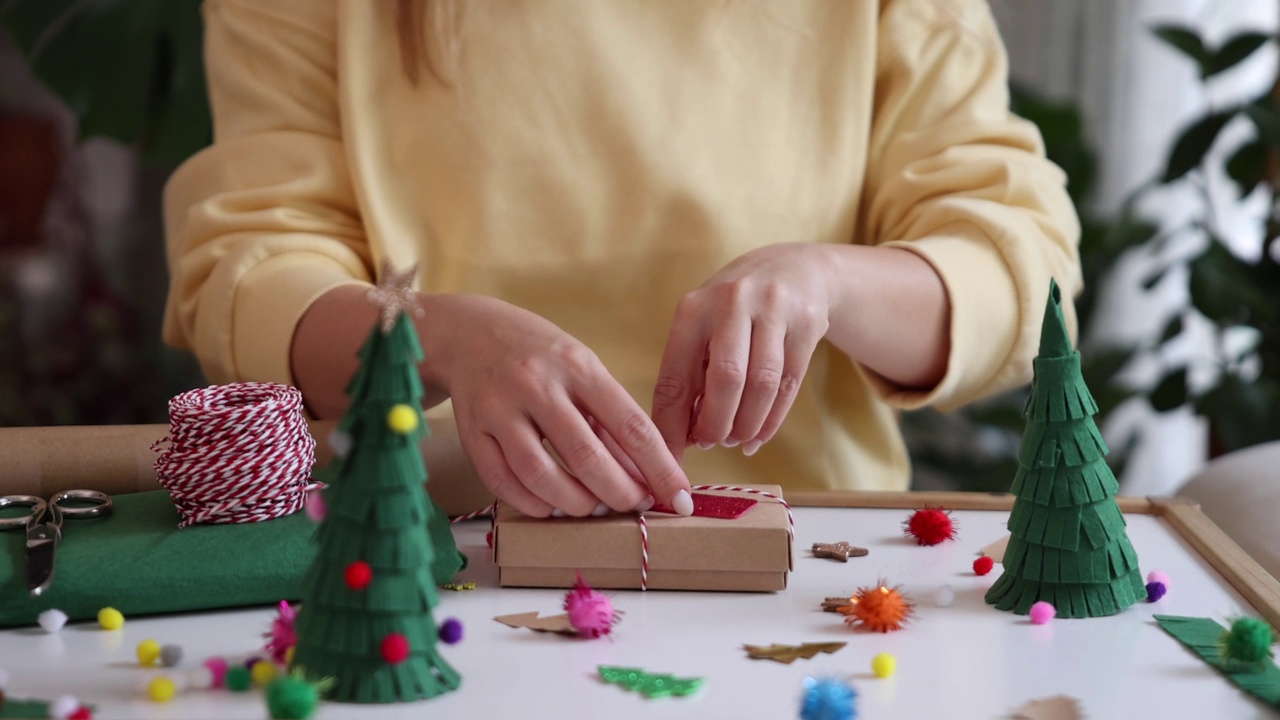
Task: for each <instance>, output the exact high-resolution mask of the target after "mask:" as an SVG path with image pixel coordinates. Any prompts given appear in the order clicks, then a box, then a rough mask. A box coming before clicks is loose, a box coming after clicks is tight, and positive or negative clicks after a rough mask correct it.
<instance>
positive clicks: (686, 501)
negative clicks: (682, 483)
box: [671, 490, 693, 517]
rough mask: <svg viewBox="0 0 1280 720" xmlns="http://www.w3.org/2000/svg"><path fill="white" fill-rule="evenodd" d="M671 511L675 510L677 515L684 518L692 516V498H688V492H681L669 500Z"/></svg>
mask: <svg viewBox="0 0 1280 720" xmlns="http://www.w3.org/2000/svg"><path fill="white" fill-rule="evenodd" d="M671 509H672V510H675V511H676V514H677V515H683V516H685V517H689V516H690V515H692V514H693V498H692V497H690V496H689V491H688V490H681V491H680V492H678V493H676V496H675V497H673V498H671Z"/></svg>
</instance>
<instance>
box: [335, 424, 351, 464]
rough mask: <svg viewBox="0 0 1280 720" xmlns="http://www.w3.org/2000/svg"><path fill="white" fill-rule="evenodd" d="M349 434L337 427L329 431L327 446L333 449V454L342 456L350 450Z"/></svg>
mask: <svg viewBox="0 0 1280 720" xmlns="http://www.w3.org/2000/svg"><path fill="white" fill-rule="evenodd" d="M352 444H353V443H352V442H351V434H350V433H346V432H343V431H341V430H339V429H337V428H334V429H333V432H331V433H329V448H330V449H332V450H333V454H334V455H336V456H338V457H340V458H342V457H346V456H347V453H349V452H351V446H352Z"/></svg>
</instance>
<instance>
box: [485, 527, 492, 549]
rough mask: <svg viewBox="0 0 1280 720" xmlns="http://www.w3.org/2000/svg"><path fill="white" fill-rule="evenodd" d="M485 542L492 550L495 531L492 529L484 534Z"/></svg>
mask: <svg viewBox="0 0 1280 720" xmlns="http://www.w3.org/2000/svg"><path fill="white" fill-rule="evenodd" d="M484 542H485V544H486V545H488V546H489V549H490V550H492V549H493V531H492V530H490V531H489V532H487V533H485V534H484Z"/></svg>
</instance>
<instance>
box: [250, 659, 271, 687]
mask: <svg viewBox="0 0 1280 720" xmlns="http://www.w3.org/2000/svg"><path fill="white" fill-rule="evenodd" d="M249 675H250V676H251V677H252V678H253V684H254V685H257V686H258V687H266V686H267V685H268V684H270V683H271V681H272V680H275V679H276V666H275V664H274V663H270V662H267V661H266V660H259V661H258V662H256V663H254V664H253V667H252V668H249Z"/></svg>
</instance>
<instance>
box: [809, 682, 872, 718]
mask: <svg viewBox="0 0 1280 720" xmlns="http://www.w3.org/2000/svg"><path fill="white" fill-rule="evenodd" d="M857 697H858V694H857V693H856V692H854V691H853V687H851V686H850V685H849V683H847V682H844V681H843V680H837V679H835V678H823V679H815V678H805V679H804V699H803V700H802V701H801V703H800V720H853V718H854V706H853V701H854V700H855V699H856V698H857Z"/></svg>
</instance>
